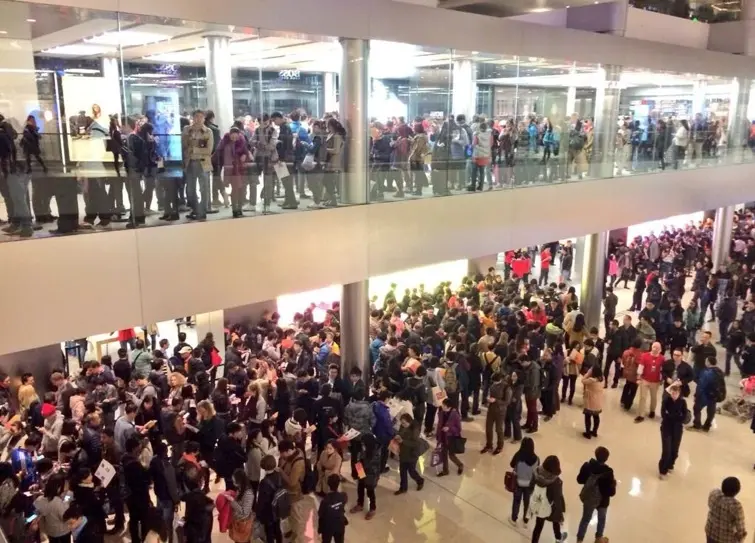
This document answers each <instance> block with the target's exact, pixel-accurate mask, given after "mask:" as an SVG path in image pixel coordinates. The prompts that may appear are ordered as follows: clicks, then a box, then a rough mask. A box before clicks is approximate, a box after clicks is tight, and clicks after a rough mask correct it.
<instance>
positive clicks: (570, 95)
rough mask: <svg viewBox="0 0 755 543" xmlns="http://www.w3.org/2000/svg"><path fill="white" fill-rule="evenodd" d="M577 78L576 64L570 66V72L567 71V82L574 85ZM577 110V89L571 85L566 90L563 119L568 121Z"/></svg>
mask: <svg viewBox="0 0 755 543" xmlns="http://www.w3.org/2000/svg"><path fill="white" fill-rule="evenodd" d="M576 77H577V67H576V63H574V64H572V67H571V70H569V82H570V83H574V80H575V79H576ZM576 108H577V87H576V86H574V85H573V84H572V85H570V86H569V88H568V89H567V90H566V115H565V116H564V119H569V117H571V115H572V113H574V112H575V111H574V110H575V109H576Z"/></svg>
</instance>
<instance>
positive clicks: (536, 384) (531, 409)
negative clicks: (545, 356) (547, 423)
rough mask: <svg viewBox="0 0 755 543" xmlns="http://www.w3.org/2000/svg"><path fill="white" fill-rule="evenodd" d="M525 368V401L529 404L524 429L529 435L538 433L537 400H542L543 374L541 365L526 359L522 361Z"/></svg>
mask: <svg viewBox="0 0 755 543" xmlns="http://www.w3.org/2000/svg"><path fill="white" fill-rule="evenodd" d="M520 363H521V365H522V368H523V370H522V371H523V375H524V379H522V382H523V385H524V401H525V403H526V404H527V422H526V424H525V425H524V427H523V429H524V431H526V432H527V433H528V434H534V433H535V432H537V429H538V423H539V419H538V416H537V400H538V399H539V398H540V391H541V383H540V378H541V373H540V364H538V363H537V362H535V361H533V360H530V359H529V358H524V359H522V360H521V361H520Z"/></svg>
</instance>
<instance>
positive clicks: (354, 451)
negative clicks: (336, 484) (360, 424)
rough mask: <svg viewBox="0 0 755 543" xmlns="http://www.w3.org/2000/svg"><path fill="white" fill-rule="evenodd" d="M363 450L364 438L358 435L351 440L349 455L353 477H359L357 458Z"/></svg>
mask: <svg viewBox="0 0 755 543" xmlns="http://www.w3.org/2000/svg"><path fill="white" fill-rule="evenodd" d="M361 450H362V440H361V439H359V438H358V437H356V438H354V439H352V440H351V441H349V455H350V456H351V478H352V479H356V478H357V469H356V465H357V463H358V462H357V458H359V453H360V451H361Z"/></svg>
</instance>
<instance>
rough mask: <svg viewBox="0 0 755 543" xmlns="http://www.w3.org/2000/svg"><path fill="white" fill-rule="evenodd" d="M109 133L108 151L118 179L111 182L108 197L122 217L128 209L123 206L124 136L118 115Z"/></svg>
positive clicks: (112, 117) (112, 120) (112, 118)
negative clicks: (122, 158)
mask: <svg viewBox="0 0 755 543" xmlns="http://www.w3.org/2000/svg"><path fill="white" fill-rule="evenodd" d="M109 133H110V139H109V140H108V144H107V145H108V151H110V152H111V153H113V167H114V168H115V174H116V176H117V178H116V179H112V180H111V181H110V193H109V194H108V196H109V197H110V206H111V208H112V209H113V210H114V211H115V213H116V214H117V215H119V216H120V215H123V214H124V213H126V207H125V206H124V205H123V181H122V180H121V165H120V159H121V157H122V156H123V134H122V132H121V123H120V122H119V121H118V115H111V116H110V127H109ZM124 162H125V158H124Z"/></svg>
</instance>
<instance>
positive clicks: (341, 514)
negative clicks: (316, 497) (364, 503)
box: [317, 474, 347, 543]
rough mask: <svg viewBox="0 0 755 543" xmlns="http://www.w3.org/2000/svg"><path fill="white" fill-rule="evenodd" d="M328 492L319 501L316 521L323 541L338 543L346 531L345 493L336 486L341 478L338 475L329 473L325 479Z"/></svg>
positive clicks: (324, 542)
mask: <svg viewBox="0 0 755 543" xmlns="http://www.w3.org/2000/svg"><path fill="white" fill-rule="evenodd" d="M327 483H328V489H329V492H328V493H327V494H326V495H325V497H324V498H323V500H322V501H321V502H320V508H319V509H318V512H317V517H318V519H319V522H318V523H317V525H318V529H319V532H320V534H322V541H323V543H331V541H335V542H336V543H339V542H341V541H343V540H344V536H345V533H346V522H347V521H346V499H347V496H346V493H345V492H339V491H338V486H339V485H340V484H341V479H340V477H339V476H338V475H335V474H333V475H329V476H328V479H327Z"/></svg>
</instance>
